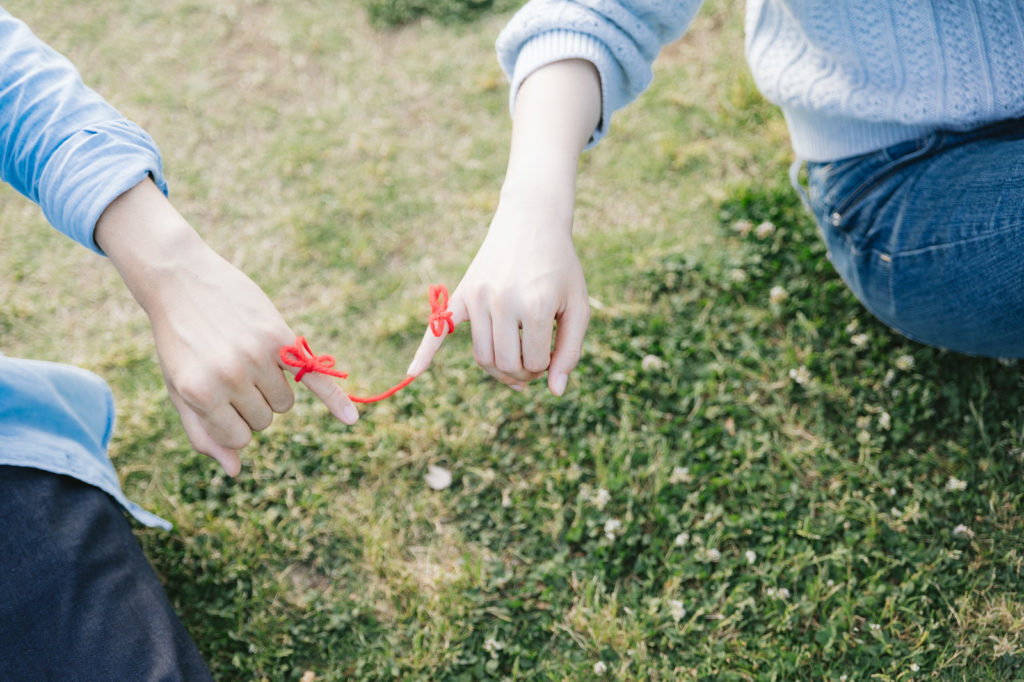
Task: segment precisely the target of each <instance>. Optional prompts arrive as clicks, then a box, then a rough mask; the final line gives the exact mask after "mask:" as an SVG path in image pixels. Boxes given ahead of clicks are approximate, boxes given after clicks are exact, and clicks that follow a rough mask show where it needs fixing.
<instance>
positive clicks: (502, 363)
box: [494, 357, 520, 374]
mask: <svg viewBox="0 0 1024 682" xmlns="http://www.w3.org/2000/svg"><path fill="white" fill-rule="evenodd" d="M494 366H495V367H497V368H498V370H499V371H501V372H504V373H505V374H512V373H513V372H518V371H519V370H520V365H519V363H518V362H515V361H513V360H512V359H511V358H508V357H497V358H495V359H494Z"/></svg>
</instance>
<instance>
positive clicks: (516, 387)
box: [508, 384, 526, 391]
mask: <svg viewBox="0 0 1024 682" xmlns="http://www.w3.org/2000/svg"><path fill="white" fill-rule="evenodd" d="M508 387H509V388H511V389H512V390H513V391H522V390H523V389H524V388H526V386H524V385H523V384H509V385H508Z"/></svg>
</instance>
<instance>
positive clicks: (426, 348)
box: [409, 193, 590, 395]
mask: <svg viewBox="0 0 1024 682" xmlns="http://www.w3.org/2000/svg"><path fill="white" fill-rule="evenodd" d="M559 206H560V207H559ZM571 222H572V201H571V197H570V199H569V202H568V208H566V207H565V205H564V202H561V201H558V200H557V199H556V200H554V201H552V202H544V201H538V200H537V199H536V195H533V198H532V200H519V199H516V198H513V197H512V196H511V195H510V193H506V194H504V195H503V198H502V201H501V203H500V204H499V206H498V210H497V213H496V214H495V216H494V220H493V221H492V223H491V228H490V230H489V231H488V233H487V237H486V238H485V239H484V242H483V244H482V245H481V246H480V250H479V251H478V252H477V254H476V257H475V258H474V259H473V261H472V263H470V266H469V269H468V270H467V271H466V274H465V275H464V276H463V278H462V281H461V282H460V283H459V286H458V287H457V288H456V289H455V291H454V292H453V293H452V297H451V300H450V301H449V304H448V307H449V310H451V311H452V319H453V321H454V322H455V323H456V324H459V323H460V322H464V321H467V320H468V321H469V323H470V327H471V329H472V333H473V353H474V355H475V357H476V361H477V363H478V364H479V365H480V366H481V367H483V368H484V369H485V370H486V371H487V372H488V373H489V374H490V375H491V376H493V377H494V378H495V379H497V380H498V381H500V382H502V383H504V384H506V385H508V386H511V387H512V388H515V389H517V390H522V388H523V387H524V385H525V383H526V382H528V381H532V380H533V379H536V378H537V377H540V376H542V375H543V374H544V372H547V373H548V387H549V388H550V390H551V392H552V393H553V394H555V395H562V393H563V392H564V391H565V387H566V383H567V382H568V378H569V373H570V372H571V371H572V370H573V369H574V368H575V367H576V364H577V363H578V362H579V358H580V351H581V348H582V346H583V337H584V334H585V333H586V330H587V323H588V322H589V320H590V305H589V299H588V297H587V285H586V282H585V281H584V277H583V268H582V266H581V265H580V261H579V258H578V257H577V256H576V251H575V249H574V248H573V244H572V238H571V236H570V232H571V230H570V228H571ZM556 323H557V333H556V332H555V331H554V329H555V325H556ZM552 336H554V350H553V351H552ZM443 341H444V336H442V337H440V338H438V337H435V336H434V334H433V333H432V332H431V331H430V330H429V329H428V330H427V332H426V333H425V334H424V336H423V341H422V342H421V343H420V346H419V348H418V349H417V351H416V355H415V357H414V358H413V362H412V365H410V367H409V374H410V375H412V376H417V375H419V374H420V373H421V372H423V371H424V370H425V369H426V368H427V366H428V365H429V364H430V361H431V360H432V359H433V357H434V354H435V353H436V352H437V350H438V348H440V346H441V343H442V342H443Z"/></svg>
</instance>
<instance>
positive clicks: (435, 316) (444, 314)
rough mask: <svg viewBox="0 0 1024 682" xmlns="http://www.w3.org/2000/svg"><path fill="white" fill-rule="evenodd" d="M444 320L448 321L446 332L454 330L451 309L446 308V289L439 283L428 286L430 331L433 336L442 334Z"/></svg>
mask: <svg viewBox="0 0 1024 682" xmlns="http://www.w3.org/2000/svg"><path fill="white" fill-rule="evenodd" d="M445 322H447V323H448V333H449V334H451V333H452V332H454V331H455V322H454V321H453V320H452V311H450V310H448V289H447V288H446V287H445V286H444V285H443V284H440V285H438V286H435V287H430V331H432V332H434V336H441V334H444V327H445V324H444V323H445Z"/></svg>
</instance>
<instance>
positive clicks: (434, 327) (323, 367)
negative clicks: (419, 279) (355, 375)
mask: <svg viewBox="0 0 1024 682" xmlns="http://www.w3.org/2000/svg"><path fill="white" fill-rule="evenodd" d="M429 323H430V331H432V332H433V333H434V336H438V337H439V336H441V335H442V334H444V331H445V327H447V328H448V333H449V334H451V333H452V332H454V331H455V321H454V320H453V319H452V312H451V311H450V310H448V289H447V287H445V286H444V285H443V284H439V285H437V286H432V287H430V319H429ZM446 323H447V324H446ZM281 362H283V363H284V364H286V365H288V366H290V367H298V368H299V371H298V372H296V374H295V381H301V380H302V377H303V376H305V375H306V374H307V373H309V372H319V373H320V374H329V375H330V376H332V377H338V378H340V379H345V378H347V377H348V374H346V373H345V372H342V371H339V370H336V369H331V368H332V367H334V356H333V355H315V354H314V353H313V350H312V349H311V348H310V347H309V343H308V342H307V341H306V337H304V336H299V337H297V338H296V339H295V344H294V345H291V346H284V347H283V348H281ZM415 378H416V377H414V376H412V375H409V376H407V377H405V379H403V380H402V381H400V382H399V383H397V384H395V385H394V386H392V387H391V388H389V389H388V390H386V391H384V392H383V393H380V394H378V395H374V396H370V397H368V398H360V397H357V396H354V395H349V400H351V401H352V402H354V403H375V402H378V401H380V400H384V399H385V398H390V397H391V396H393V395H394V394H396V393H398V392H399V391H401V390H402V389H403V388H405V387H406V386H408V385H409V384H411V383H412V382H413V379H415Z"/></svg>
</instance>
